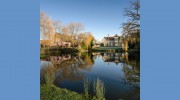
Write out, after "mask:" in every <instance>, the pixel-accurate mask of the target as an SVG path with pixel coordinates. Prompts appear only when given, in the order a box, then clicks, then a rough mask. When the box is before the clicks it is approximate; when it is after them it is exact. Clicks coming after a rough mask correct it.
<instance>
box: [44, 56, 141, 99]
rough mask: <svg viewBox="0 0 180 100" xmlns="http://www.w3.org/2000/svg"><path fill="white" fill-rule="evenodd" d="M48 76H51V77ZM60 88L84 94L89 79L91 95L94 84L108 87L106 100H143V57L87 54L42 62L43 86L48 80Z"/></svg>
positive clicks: (54, 57) (53, 58)
mask: <svg viewBox="0 0 180 100" xmlns="http://www.w3.org/2000/svg"><path fill="white" fill-rule="evenodd" d="M47 73H48V74H47ZM45 76H50V77H48V78H49V79H48V80H50V81H49V82H52V83H53V84H55V85H56V86H57V87H60V88H66V89H68V90H71V91H75V92H78V93H83V92H84V81H85V80H87V79H88V80H89V83H90V87H91V88H90V94H91V95H94V92H93V82H94V81H95V80H97V79H99V80H101V81H103V83H104V85H105V98H106V100H139V98H140V64H139V54H128V53H83V54H80V53H79V54H63V55H56V56H50V59H49V60H46V59H41V83H43V81H44V80H47V79H46V78H45Z"/></svg>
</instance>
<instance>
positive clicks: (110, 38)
mask: <svg viewBox="0 0 180 100" xmlns="http://www.w3.org/2000/svg"><path fill="white" fill-rule="evenodd" d="M104 38H105V39H109V40H114V37H104Z"/></svg>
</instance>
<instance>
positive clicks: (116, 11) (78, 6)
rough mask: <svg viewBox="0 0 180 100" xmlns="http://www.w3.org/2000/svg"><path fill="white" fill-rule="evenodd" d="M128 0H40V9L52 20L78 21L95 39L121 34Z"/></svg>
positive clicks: (65, 22) (66, 22)
mask: <svg viewBox="0 0 180 100" xmlns="http://www.w3.org/2000/svg"><path fill="white" fill-rule="evenodd" d="M128 6H129V0H41V2H40V10H41V11H43V12H45V13H46V14H47V15H48V16H49V17H50V18H51V19H52V20H60V21H61V22H63V23H64V24H68V23H70V22H80V23H83V24H84V25H85V30H84V31H87V32H91V33H92V34H93V35H94V37H95V38H96V39H97V40H102V38H103V37H104V36H107V35H108V34H109V35H110V36H111V35H115V34H118V35H121V32H122V29H121V24H122V23H123V22H125V21H126V20H127V18H126V17H124V16H123V10H124V8H125V7H128Z"/></svg>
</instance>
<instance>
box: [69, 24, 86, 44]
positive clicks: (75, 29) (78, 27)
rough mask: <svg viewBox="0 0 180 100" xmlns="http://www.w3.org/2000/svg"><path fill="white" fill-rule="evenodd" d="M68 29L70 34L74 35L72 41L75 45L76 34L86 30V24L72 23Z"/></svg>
mask: <svg viewBox="0 0 180 100" xmlns="http://www.w3.org/2000/svg"><path fill="white" fill-rule="evenodd" d="M68 29H69V32H70V34H71V35H72V43H73V47H74V42H75V35H77V34H79V33H80V32H81V31H82V30H84V25H83V24H81V23H70V24H69V25H68Z"/></svg>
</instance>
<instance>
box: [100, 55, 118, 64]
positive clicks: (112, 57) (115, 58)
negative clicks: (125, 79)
mask: <svg viewBox="0 0 180 100" xmlns="http://www.w3.org/2000/svg"><path fill="white" fill-rule="evenodd" d="M120 57H121V54H120V53H104V56H103V57H102V59H103V61H104V62H114V63H115V64H116V65H117V64H118V63H120V62H121V60H120Z"/></svg>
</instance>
